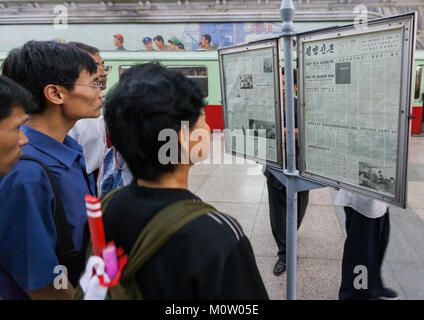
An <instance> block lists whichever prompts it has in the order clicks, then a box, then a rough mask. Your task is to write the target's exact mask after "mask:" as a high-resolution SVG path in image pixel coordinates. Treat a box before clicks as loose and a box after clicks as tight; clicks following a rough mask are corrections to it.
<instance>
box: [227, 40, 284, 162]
mask: <svg viewBox="0 0 424 320" xmlns="http://www.w3.org/2000/svg"><path fill="white" fill-rule="evenodd" d="M222 63H223V73H224V86H225V95H226V108H225V110H224V112H225V116H226V121H227V128H226V129H229V132H231V135H228V134H227V135H226V139H231V141H230V143H226V146H229V147H230V150H231V151H235V152H237V153H241V154H246V155H248V156H251V157H254V158H257V159H263V160H270V161H274V162H277V139H276V138H277V137H276V123H275V121H276V116H275V91H274V86H275V84H274V72H275V67H274V58H273V48H272V47H268V48H261V49H255V50H251V51H244V52H236V53H229V54H226V55H223V57H222ZM227 141H228V140H227Z"/></svg>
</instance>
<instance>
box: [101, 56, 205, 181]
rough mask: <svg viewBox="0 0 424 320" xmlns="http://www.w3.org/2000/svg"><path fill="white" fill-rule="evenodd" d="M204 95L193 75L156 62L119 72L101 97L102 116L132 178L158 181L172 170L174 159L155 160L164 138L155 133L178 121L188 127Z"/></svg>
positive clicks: (169, 127) (196, 115)
mask: <svg viewBox="0 0 424 320" xmlns="http://www.w3.org/2000/svg"><path fill="white" fill-rule="evenodd" d="M203 98H204V97H203V95H202V93H201V91H200V89H199V87H198V86H197V84H196V83H195V82H194V81H192V80H191V79H188V78H186V77H185V76H184V75H182V74H181V73H178V72H175V71H170V70H167V69H165V68H164V67H163V66H161V65H160V64H158V63H147V64H139V65H135V66H133V67H131V68H130V69H128V70H127V71H125V72H124V74H123V75H122V77H121V79H120V81H119V83H118V85H117V86H116V87H115V88H113V89H112V92H111V93H110V94H109V95H108V97H107V99H106V105H105V120H106V125H107V128H108V130H109V135H110V139H111V141H112V144H113V145H114V146H115V148H116V149H117V150H118V151H119V152H120V153H121V154H122V156H123V158H124V159H125V161H126V163H127V164H128V166H129V168H130V170H131V173H132V174H133V176H134V178H136V179H137V178H141V179H144V180H149V181H157V179H158V178H159V177H160V176H162V175H163V174H165V173H168V172H172V171H173V170H175V164H171V163H169V164H161V163H160V162H159V157H158V154H159V150H160V148H161V147H162V146H163V145H164V144H166V143H168V141H159V139H158V137H159V133H160V132H161V131H162V130H163V129H173V130H175V131H176V132H179V131H180V129H181V122H182V121H188V122H189V127H190V128H191V127H193V126H194V125H195V123H196V122H197V120H198V118H199V115H200V111H201V109H202V108H203V107H204V105H205V104H204V100H203Z"/></svg>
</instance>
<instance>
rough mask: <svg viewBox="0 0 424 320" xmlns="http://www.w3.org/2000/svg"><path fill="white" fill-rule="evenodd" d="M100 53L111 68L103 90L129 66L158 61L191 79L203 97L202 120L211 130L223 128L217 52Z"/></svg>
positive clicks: (108, 87)
mask: <svg viewBox="0 0 424 320" xmlns="http://www.w3.org/2000/svg"><path fill="white" fill-rule="evenodd" d="M100 54H101V56H102V57H103V60H104V61H105V65H107V66H110V67H112V68H111V71H110V72H109V75H108V82H107V89H106V90H110V88H112V87H113V85H114V84H115V83H117V82H118V80H119V77H120V75H121V74H122V73H123V72H124V71H125V70H126V69H128V68H130V67H131V66H132V65H135V64H140V63H147V62H151V61H157V62H160V63H161V64H162V65H163V66H165V67H166V68H167V69H170V70H175V71H178V72H181V73H183V74H184V75H186V76H187V77H188V78H191V79H193V80H194V81H196V82H197V83H198V85H199V86H200V88H201V89H202V92H203V94H204V96H205V97H206V99H205V100H206V103H207V105H206V107H205V111H206V119H207V122H208V124H209V126H210V127H211V130H223V118H222V103H221V88H220V82H219V81H220V80H219V65H218V52H217V51H186V52H180V51H153V52H147V51H138V52H128V51H127V52H116V51H102V52H101V53H100ZM106 94H107V92H106Z"/></svg>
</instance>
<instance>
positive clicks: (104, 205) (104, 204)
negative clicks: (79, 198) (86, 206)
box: [100, 187, 123, 213]
mask: <svg viewBox="0 0 424 320" xmlns="http://www.w3.org/2000/svg"><path fill="white" fill-rule="evenodd" d="M122 188H123V187H118V188H115V189H112V190H110V191H109V192H108V193H106V194H105V195H104V196H103V197H102V199H101V200H100V206H101V208H102V212H103V213H104V212H106V208H107V206H108V204H109V201H110V200H111V199H112V197H113V196H114V195H115V193H116V192H118V191H119V190H121V189H122Z"/></svg>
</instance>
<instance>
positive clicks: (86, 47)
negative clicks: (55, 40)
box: [68, 41, 100, 56]
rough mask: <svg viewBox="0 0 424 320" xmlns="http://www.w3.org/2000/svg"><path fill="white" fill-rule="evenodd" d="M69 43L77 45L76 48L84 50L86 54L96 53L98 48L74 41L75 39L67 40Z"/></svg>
mask: <svg viewBox="0 0 424 320" xmlns="http://www.w3.org/2000/svg"><path fill="white" fill-rule="evenodd" d="M68 44H69V45H71V46H74V47H77V48H78V49H81V50H83V51H85V52H87V53H88V54H91V55H93V56H95V55H98V54H99V52H100V50H99V49H97V48H96V47H92V46H89V45H88V44H85V43H82V42H75V41H71V42H68Z"/></svg>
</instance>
